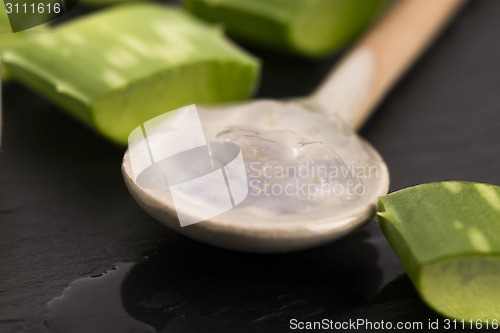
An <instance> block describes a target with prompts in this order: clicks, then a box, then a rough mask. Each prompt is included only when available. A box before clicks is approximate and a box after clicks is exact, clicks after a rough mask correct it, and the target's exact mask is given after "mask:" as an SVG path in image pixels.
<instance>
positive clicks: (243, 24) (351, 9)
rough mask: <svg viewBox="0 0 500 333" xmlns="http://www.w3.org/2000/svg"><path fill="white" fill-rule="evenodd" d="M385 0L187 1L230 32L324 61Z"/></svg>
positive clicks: (248, 39)
mask: <svg viewBox="0 0 500 333" xmlns="http://www.w3.org/2000/svg"><path fill="white" fill-rule="evenodd" d="M387 2H388V1H387V0H369V1H366V0H217V1H213V0H184V5H185V7H186V8H187V9H188V10H189V11H190V12H192V13H194V14H195V15H197V16H199V17H201V18H203V19H206V20H208V21H210V22H218V23H219V22H220V23H223V25H224V27H225V28H226V29H227V31H228V33H230V34H231V35H234V36H235V37H237V38H241V39H244V40H247V41H250V42H254V43H256V44H260V45H263V46H266V47H269V48H272V49H276V50H279V51H289V52H293V53H297V54H300V55H303V56H307V57H320V56H323V55H325V54H328V53H329V52H331V51H333V50H335V49H338V48H340V47H341V46H343V45H344V44H345V43H346V42H348V41H349V40H351V39H352V38H353V37H354V36H355V35H356V34H358V33H359V32H360V31H361V30H362V29H363V27H365V26H366V25H367V24H368V23H370V21H371V20H372V19H373V17H374V16H375V15H376V14H377V12H379V10H380V8H381V7H382V6H383V5H384V4H385V3H387Z"/></svg>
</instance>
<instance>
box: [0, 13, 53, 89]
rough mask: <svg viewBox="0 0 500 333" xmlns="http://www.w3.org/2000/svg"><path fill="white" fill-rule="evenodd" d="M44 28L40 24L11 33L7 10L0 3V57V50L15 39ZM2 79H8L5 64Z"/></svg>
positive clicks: (44, 27)
mask: <svg viewBox="0 0 500 333" xmlns="http://www.w3.org/2000/svg"><path fill="white" fill-rule="evenodd" d="M46 29H47V25H46V24H42V25H39V26H37V27H34V28H31V29H29V30H24V31H21V32H17V33H13V32H12V29H11V27H10V23H9V17H8V16H7V12H6V11H5V10H4V7H3V5H0V58H1V52H2V51H3V49H4V48H6V47H7V46H9V45H12V44H14V43H16V42H17V41H20V40H23V39H25V38H28V37H29V36H30V35H32V34H34V33H38V32H41V31H45V30H46ZM2 79H3V80H7V79H8V74H7V70H6V68H5V66H2Z"/></svg>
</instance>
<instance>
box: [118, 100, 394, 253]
mask: <svg viewBox="0 0 500 333" xmlns="http://www.w3.org/2000/svg"><path fill="white" fill-rule="evenodd" d="M303 104H306V103H301V102H300V101H289V102H277V101H271V100H259V101H254V102H250V103H244V104H240V105H228V106H224V107H217V108H198V115H199V117H200V120H201V123H202V124H203V127H204V132H205V135H206V137H207V141H210V142H214V141H221V142H224V141H227V142H236V143H237V144H238V145H239V146H240V148H241V150H242V154H243V158H244V160H245V167H246V170H247V180H248V183H249V187H250V189H249V193H248V196H247V197H246V199H245V200H243V202H241V203H240V204H239V205H237V206H236V207H234V208H233V209H231V210H229V211H227V212H225V213H223V214H221V215H218V216H216V217H214V218H211V219H208V220H205V221H203V222H200V223H196V224H192V225H189V226H187V227H180V225H179V221H178V220H177V218H176V210H175V206H174V202H173V198H172V195H171V193H170V192H169V191H168V190H165V189H144V188H141V187H139V186H138V185H137V184H136V182H134V180H133V179H134V178H133V176H132V169H131V164H130V157H129V152H128V151H127V152H126V153H125V157H124V160H123V165H122V172H123V175H124V177H125V182H126V184H127V187H128V188H129V190H130V192H131V193H132V195H133V196H134V198H135V199H136V201H137V202H138V203H139V205H140V206H141V207H142V208H143V209H144V210H146V211H147V212H148V213H149V214H151V215H152V216H153V217H155V218H156V219H158V220H159V221H161V222H162V223H164V224H165V225H167V226H168V227H170V228H172V229H174V230H177V231H179V232H180V233H182V234H185V235H186V236H189V237H191V238H194V239H197V240H199V241H202V242H205V243H208V244H212V245H216V246H221V247H225V248H229V249H235V250H241V251H248V252H282V251H295V250H301V249H305V248H309V247H313V246H318V245H321V244H324V243H327V242H330V241H332V240H334V239H337V238H339V237H342V236H344V235H345V234H347V233H349V232H351V231H352V230H354V229H356V228H358V227H359V226H361V225H362V224H364V223H365V222H366V221H368V220H370V218H372V217H373V216H374V214H375V207H376V203H377V199H378V197H379V196H381V195H384V194H386V193H387V191H388V185H389V174H388V170H387V167H386V165H385V163H384V161H383V159H382V158H381V157H380V156H379V154H378V153H377V152H376V151H375V149H373V147H371V146H370V145H369V144H368V143H367V142H366V141H364V140H363V139H361V138H359V137H358V136H357V135H356V133H354V132H353V131H352V130H351V129H350V128H349V127H348V126H347V125H346V124H345V123H344V122H343V121H342V119H340V117H337V118H327V117H326V116H325V115H323V114H321V113H319V112H318V111H315V110H311V109H310V108H307V107H305V106H304V105H303ZM248 124H252V125H248ZM282 139H284V140H283V141H281V142H280V140H282ZM273 149H274V150H273ZM266 153H267V155H266ZM264 170H265V171H264ZM266 186H267V188H266ZM270 186H272V187H270ZM285 189H286V190H285Z"/></svg>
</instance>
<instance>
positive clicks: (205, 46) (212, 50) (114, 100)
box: [4, 3, 259, 145]
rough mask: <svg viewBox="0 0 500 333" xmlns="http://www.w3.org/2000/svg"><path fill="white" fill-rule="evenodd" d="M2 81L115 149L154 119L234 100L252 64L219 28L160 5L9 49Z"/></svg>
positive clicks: (98, 18)
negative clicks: (47, 103)
mask: <svg viewBox="0 0 500 333" xmlns="http://www.w3.org/2000/svg"><path fill="white" fill-rule="evenodd" d="M4 61H5V65H6V67H7V70H8V71H9V74H10V75H11V76H12V77H13V78H15V79H16V80H18V81H20V82H22V83H24V84H25V85H27V86H29V87H31V88H32V89H34V90H35V91H38V92H39V93H40V94H42V95H44V96H45V97H47V98H48V99H50V100H52V101H53V102H54V103H56V104H58V105H60V106H61V107H62V108H63V109H65V110H67V111H68V112H69V113H71V114H72V115H73V116H75V117H76V118H78V119H80V120H81V121H83V122H84V123H86V124H88V125H90V126H91V127H93V128H95V129H96V130H97V131H98V132H100V133H101V134H103V135H104V136H106V137H107V138H109V139H110V140H112V141H114V142H116V143H118V144H123V145H126V144H127V138H128V135H129V134H130V132H131V131H132V130H133V129H134V128H136V127H137V126H139V125H140V124H142V123H143V122H144V121H146V120H149V119H151V118H153V117H155V116H157V115H159V114H163V113H165V112H167V111H169V110H173V109H177V108H179V107H182V106H185V105H188V104H195V103H196V104H210V103H217V102H223V101H232V100H240V99H243V98H246V97H248V96H249V95H250V94H251V93H252V92H253V90H254V88H255V85H256V81H257V77H258V73H259V63H258V61H257V60H256V59H255V58H253V57H251V56H250V55H248V54H247V53H245V52H243V51H242V50H240V49H239V48H237V47H236V46H234V45H233V44H232V43H231V42H229V40H228V39H227V38H225V37H224V35H223V34H222V32H221V31H220V30H219V29H216V28H214V27H213V26H210V25H208V24H206V23H204V22H202V21H200V20H199V19H197V18H194V17H192V16H191V15H190V14H189V13H186V12H184V11H183V10H182V9H179V8H174V7H168V6H166V5H160V4H149V3H139V4H125V5H120V6H114V7H112V8H110V9H106V10H103V11H100V12H98V13H97V14H93V15H89V16H87V17H84V18H82V19H78V20H74V21H71V22H70V23H67V24H64V25H60V26H58V27H56V28H54V29H53V30H52V31H51V32H50V33H44V34H39V36H35V37H34V38H30V39H29V40H26V41H23V42H21V43H16V44H15V45H13V46H12V47H8V48H7V49H6V50H5V51H4Z"/></svg>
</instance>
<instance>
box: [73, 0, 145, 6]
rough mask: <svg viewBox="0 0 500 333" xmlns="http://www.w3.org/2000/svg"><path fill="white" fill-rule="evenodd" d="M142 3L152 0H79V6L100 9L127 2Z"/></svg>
mask: <svg viewBox="0 0 500 333" xmlns="http://www.w3.org/2000/svg"><path fill="white" fill-rule="evenodd" d="M141 1H144V2H146V1H150V0H79V1H78V4H79V5H84V6H89V7H100V6H109V5H116V4H119V3H125V2H141Z"/></svg>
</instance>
